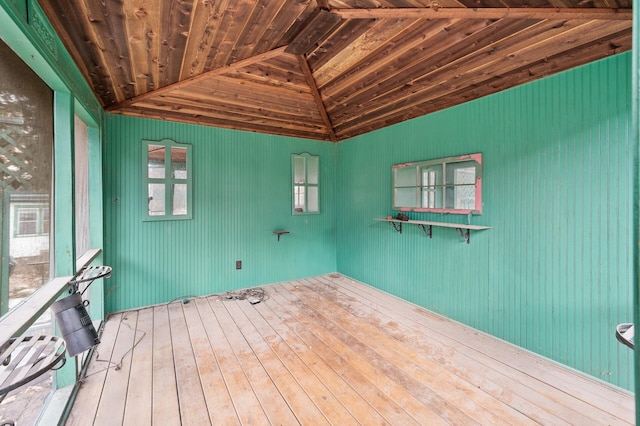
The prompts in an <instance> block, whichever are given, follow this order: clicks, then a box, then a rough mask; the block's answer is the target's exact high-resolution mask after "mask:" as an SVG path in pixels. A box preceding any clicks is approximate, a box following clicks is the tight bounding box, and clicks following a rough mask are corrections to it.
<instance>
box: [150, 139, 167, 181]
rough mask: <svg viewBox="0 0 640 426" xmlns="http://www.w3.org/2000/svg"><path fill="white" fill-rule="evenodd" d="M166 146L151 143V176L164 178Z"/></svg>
mask: <svg viewBox="0 0 640 426" xmlns="http://www.w3.org/2000/svg"><path fill="white" fill-rule="evenodd" d="M164 149H165V148H164V146H162V145H149V148H148V150H149V154H148V155H149V156H148V160H149V162H148V165H149V177H150V178H152V179H164V158H165V156H164Z"/></svg>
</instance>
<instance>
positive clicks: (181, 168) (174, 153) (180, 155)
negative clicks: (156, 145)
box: [171, 146, 187, 193]
mask: <svg viewBox="0 0 640 426" xmlns="http://www.w3.org/2000/svg"><path fill="white" fill-rule="evenodd" d="M171 177H173V178H174V179H186V178H187V149H186V148H179V147H175V146H174V147H171ZM185 193H186V192H185Z"/></svg>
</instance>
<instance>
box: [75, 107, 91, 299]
mask: <svg viewBox="0 0 640 426" xmlns="http://www.w3.org/2000/svg"><path fill="white" fill-rule="evenodd" d="M73 133H74V138H75V143H74V147H75V159H74V164H75V174H74V176H73V178H74V179H75V184H74V187H75V193H76V198H75V214H76V216H75V222H76V254H77V255H78V256H80V255H82V254H83V253H85V252H86V251H87V250H89V129H88V128H87V125H86V124H85V123H84V122H83V121H82V120H81V119H80V117H78V116H77V115H76V116H75V117H74V132H73ZM85 295H86V296H88V295H89V292H87V293H85Z"/></svg>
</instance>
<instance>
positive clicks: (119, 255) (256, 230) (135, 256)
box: [105, 115, 337, 312]
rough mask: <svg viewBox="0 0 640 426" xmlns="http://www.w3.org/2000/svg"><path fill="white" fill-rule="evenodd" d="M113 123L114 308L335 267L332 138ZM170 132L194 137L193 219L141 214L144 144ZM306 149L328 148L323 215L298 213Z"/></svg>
mask: <svg viewBox="0 0 640 426" xmlns="http://www.w3.org/2000/svg"><path fill="white" fill-rule="evenodd" d="M105 129H106V144H105V222H106V230H105V247H106V249H105V250H106V254H105V255H106V262H107V264H109V265H110V266H112V267H113V277H112V278H111V279H110V280H109V281H107V282H106V287H107V288H106V289H105V294H106V297H105V303H106V309H107V311H108V312H113V311H118V310H123V309H128V308H134V307H139V306H145V305H150V304H157V303H164V302H168V301H171V300H174V299H176V298H181V297H184V296H189V295H196V296H197V295H205V294H213V293H221V292H225V291H227V290H234V289H238V288H246V287H251V286H256V285H261V284H265V283H271V282H278V281H283V280H289V279H295V278H300V277H305V276H313V275H318V274H322V273H327V272H332V271H335V270H336V248H335V235H336V232H335V224H336V218H335V212H334V209H335V202H334V187H333V185H334V182H335V178H334V176H335V167H336V166H335V165H336V158H335V156H336V153H337V149H336V146H335V145H334V144H330V143H322V142H317V141H307V140H299V139H292V138H285V137H277V136H269V135H260V134H256V133H247V132H236V131H231V130H223V129H215V128H211V127H202V126H193V125H186V124H179V123H171V122H163V121H156V120H148V119H141V118H133V117H124V116H118V115H108V116H107V118H106V123H105ZM164 138H169V139H173V140H175V141H177V142H183V143H190V144H192V145H193V159H194V162H193V172H194V178H193V185H194V187H193V191H194V192H193V194H194V200H193V206H194V209H193V219H192V220H176V221H160V222H143V220H142V219H143V213H144V211H143V209H144V201H143V198H145V197H146V195H143V192H142V185H141V179H142V171H141V162H142V160H141V155H142V154H141V148H140V146H141V143H142V140H143V139H148V140H161V139H164ZM300 152H309V153H311V154H313V155H319V156H320V179H321V182H320V191H321V192H320V203H321V204H320V208H321V213H320V214H316V215H300V216H293V215H292V214H291V211H292V208H291V203H292V196H291V154H292V153H300ZM141 197H142V198H141ZM279 229H285V230H288V231H290V232H291V233H290V234H288V235H283V236H282V238H281V239H280V242H278V241H277V238H276V236H275V235H274V234H273V231H274V230H279ZM236 260H241V261H242V269H241V270H236V269H235V262H236Z"/></svg>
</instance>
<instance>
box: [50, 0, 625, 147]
mask: <svg viewBox="0 0 640 426" xmlns="http://www.w3.org/2000/svg"><path fill="white" fill-rule="evenodd" d="M40 4H41V6H42V7H43V9H44V10H45V12H46V13H47V15H48V16H49V18H50V20H51V22H52V23H53V25H54V27H55V29H56V31H57V32H58V34H59V35H60V37H61V38H62V40H63V41H64V43H65V45H66V46H67V48H68V49H69V51H70V53H71V55H72V57H73V58H74V60H75V61H76V63H77V64H78V66H79V68H80V70H81V71H82V73H83V74H84V75H85V77H86V79H87V81H88V82H89V84H90V85H91V87H92V88H93V90H94V91H95V93H96V95H97V96H98V98H99V99H100V100H101V102H102V104H103V106H104V107H105V109H106V110H107V111H109V112H113V113H119V114H126V115H133V116H141V117H150V118H158V119H164V120H172V121H180V122H186V123H195V124H201V125H207V126H216V127H224V128H230V129H239V130H246V131H253V132H261V133H269V134H278V135H286V136H295V137H301V138H310V139H320V140H330V141H340V140H344V139H346V138H350V137H353V136H357V135H360V134H363V133H367V132H370V131H373V130H376V129H380V128H382V127H386V126H389V125H392V124H395V123H399V122H402V121H405V120H408V119H411V118H414V117H418V116H421V115H424V114H428V113H431V112H434V111H437V110H440V109H443V108H447V107H450V106H453V105H457V104H460V103H463V102H467V101H470V100H473V99H476V98H478V97H481V96H485V95H488V94H491V93H495V92H498V91H500V90H504V89H507V88H509V87H513V86H516V85H519V84H522V83H526V82H529V81H532V80H535V79H538V78H541V77H543V76H547V75H550V74H553V73H556V72H559V71H563V70H566V69H569V68H572V67H575V66H578V65H582V64H585V63H588V62H592V61H594V60H597V59H601V58H604V57H606V56H609V55H613V54H616V53H620V52H623V51H626V50H629V49H631V0H346V1H337V0H336V1H332V0H317V1H312V0H180V1H175V0H155V1H149V0H126V1H125V0H109V1H100V2H99V1H85V0H40Z"/></svg>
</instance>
